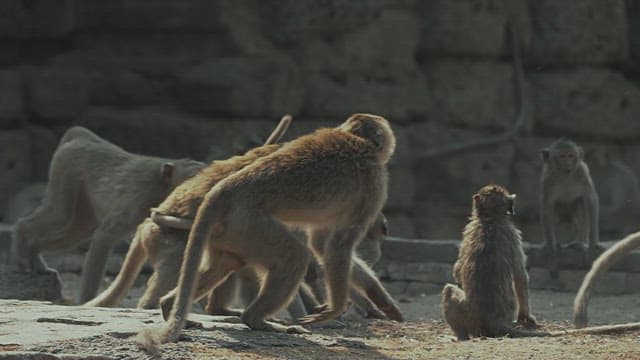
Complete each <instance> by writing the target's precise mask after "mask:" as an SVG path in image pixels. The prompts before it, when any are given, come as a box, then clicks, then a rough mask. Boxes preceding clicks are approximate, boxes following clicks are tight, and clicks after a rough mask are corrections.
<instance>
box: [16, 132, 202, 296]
mask: <svg viewBox="0 0 640 360" xmlns="http://www.w3.org/2000/svg"><path fill="white" fill-rule="evenodd" d="M204 166H205V165H204V164H203V163H201V162H199V161H194V160H189V159H173V160H172V159H164V158H159V157H152V156H144V155H138V154H132V153H129V152H127V151H125V150H123V149H122V148H120V147H118V146H116V145H114V144H112V143H110V142H109V141H107V140H105V139H102V138H101V137H99V136H98V135H96V134H94V133H93V132H91V131H89V130H88V129H86V128H83V127H79V126H75V127H72V128H70V129H69V130H67V131H66V132H65V133H64V135H63V136H62V139H61V140H60V143H59V145H58V147H57V148H56V151H55V152H54V154H53V157H52V159H51V164H50V166H49V181H48V183H47V189H46V193H45V197H44V199H43V200H42V204H41V205H40V206H39V207H38V208H37V209H36V210H35V211H34V212H33V213H31V214H30V215H28V216H25V217H23V218H20V219H19V220H18V221H17V222H16V224H15V226H14V232H13V239H12V244H11V260H12V262H13V264H14V266H15V267H16V269H17V270H18V271H24V272H56V271H55V270H54V269H51V268H49V267H48V266H47V264H46V263H45V261H44V259H43V258H42V256H41V255H40V253H41V252H42V251H47V250H62V249H69V248H72V247H74V246H76V245H78V244H80V243H81V242H83V241H84V240H87V239H89V241H90V245H89V251H88V252H87V254H86V255H85V261H84V265H83V267H82V282H81V286H80V291H79V294H78V300H79V301H80V302H84V301H86V300H89V299H91V298H93V297H94V296H95V295H96V292H97V291H98V288H99V286H100V283H101V281H102V278H103V277H104V272H105V267H106V263H107V259H108V257H109V255H110V254H111V252H112V250H113V248H114V246H115V245H116V244H118V243H119V242H121V241H124V240H125V239H127V238H128V237H130V236H131V233H132V232H133V231H135V228H136V225H137V224H138V223H140V221H142V219H144V218H145V216H146V213H147V211H148V209H149V207H151V206H153V205H155V204H158V203H159V202H160V201H162V199H164V198H165V197H166V196H167V195H168V194H169V192H170V191H171V190H172V189H173V188H175V187H176V186H177V185H178V184H180V183H181V182H182V181H184V180H185V179H187V178H189V177H191V176H193V175H194V174H196V173H197V172H198V171H200V169H202V168H203V167H204ZM56 273H57V272H56Z"/></svg>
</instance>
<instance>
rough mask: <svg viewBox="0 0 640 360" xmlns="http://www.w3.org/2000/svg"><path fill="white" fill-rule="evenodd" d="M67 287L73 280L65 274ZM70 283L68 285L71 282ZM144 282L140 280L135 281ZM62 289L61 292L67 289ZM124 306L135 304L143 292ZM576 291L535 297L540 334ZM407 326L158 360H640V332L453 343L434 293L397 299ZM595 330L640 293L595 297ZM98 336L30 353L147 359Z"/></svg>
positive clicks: (271, 340)
mask: <svg viewBox="0 0 640 360" xmlns="http://www.w3.org/2000/svg"><path fill="white" fill-rule="evenodd" d="M64 278H65V281H66V282H67V283H69V284H72V283H73V281H72V280H74V279H73V275H65V276H64ZM70 281H71V282H70ZM139 283H140V284H142V282H139ZM65 291H66V290H65ZM132 294H133V296H131V297H129V298H128V300H127V303H128V304H130V305H131V304H135V299H136V296H138V295H139V294H140V288H138V289H136V290H135V291H133V293H132ZM573 296H574V294H573V293H560V292H549V291H533V292H532V294H531V307H532V311H533V312H534V315H536V316H537V318H538V320H539V322H540V323H541V325H542V327H541V328H542V329H545V330H552V329H553V330H557V329H567V328H572V326H571V324H570V322H569V320H570V317H571V305H572V302H573ZM397 298H398V300H399V303H400V306H401V308H402V310H403V312H404V314H405V316H406V318H407V320H408V321H407V322H406V323H396V322H390V321H366V320H362V319H359V318H356V317H355V315H353V316H348V317H347V322H346V323H347V327H346V328H344V329H313V334H312V335H284V334H272V333H265V332H257V331H249V330H244V329H243V330H233V331H231V330H220V329H216V328H215V327H214V328H212V329H206V330H186V331H185V332H184V336H183V338H182V339H181V341H180V342H177V343H173V344H168V345H165V346H164V347H163V349H162V352H161V353H160V355H159V356H158V357H155V358H162V359H211V358H216V359H328V358H331V359H549V360H555V359H558V360H559V359H640V332H634V333H627V334H621V335H598V336H593V335H589V336H584V335H583V336H574V335H567V336H563V337H558V338H529V339H507V338H503V339H473V340H471V341H466V342H457V341H455V339H454V337H453V336H452V333H451V331H450V330H449V329H448V328H447V326H446V325H445V324H444V323H443V322H442V320H441V316H440V309H439V300H440V299H439V295H437V294H434V295H425V296H419V297H410V298H406V297H402V296H398V297H397ZM590 310H591V312H590V319H591V323H593V324H607V323H621V322H630V321H640V295H637V294H630V295H622V296H596V297H595V298H593V299H592V301H591V304H590ZM122 337H123V338H120V337H119V336H101V337H93V338H88V339H78V340H74V341H67V342H63V343H56V344H46V345H42V346H38V347H34V348H31V349H29V350H42V351H51V352H54V351H55V352H65V353H73V352H77V351H81V352H82V353H100V354H105V355H110V356H114V357H117V358H121V359H129V358H131V359H145V358H152V357H151V356H150V355H148V354H145V353H144V352H142V351H141V350H139V349H138V348H137V347H136V345H135V343H133V341H132V340H130V339H126V338H124V336H122Z"/></svg>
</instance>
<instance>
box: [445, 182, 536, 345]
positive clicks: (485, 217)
mask: <svg viewBox="0 0 640 360" xmlns="http://www.w3.org/2000/svg"><path fill="white" fill-rule="evenodd" d="M515 198H516V195H515V194H509V192H508V191H507V189H505V188H503V187H501V186H499V185H487V186H484V187H483V188H482V189H480V191H478V193H477V194H475V195H473V206H472V211H471V217H470V219H469V220H470V221H469V223H468V224H467V226H466V227H465V229H464V232H463V238H462V244H461V245H460V252H459V254H458V260H457V261H456V263H455V265H454V267H453V276H454V278H455V280H456V281H457V282H458V283H459V284H460V285H461V286H462V289H461V288H459V287H458V286H456V285H453V284H447V285H446V286H445V287H444V289H443V290H442V314H443V317H444V319H445V321H446V322H447V324H449V326H451V329H453V332H454V333H455V334H456V336H457V338H458V340H468V339H469V337H470V336H474V337H477V336H487V337H499V336H504V335H511V336H536V334H537V333H533V332H527V331H522V330H518V329H515V328H513V326H512V322H513V320H514V315H515V314H516V310H517V321H518V324H521V325H524V326H525V327H527V328H535V327H536V325H537V324H536V319H535V317H533V315H531V313H530V311H529V276H528V274H527V270H526V268H525V261H526V256H525V254H524V251H523V250H522V243H521V235H520V230H518V229H517V228H516V226H515V225H514V224H513V221H512V216H513V215H514V205H515ZM516 302H517V303H516ZM516 305H517V306H516ZM540 335H541V336H544V335H543V333H541V334H540Z"/></svg>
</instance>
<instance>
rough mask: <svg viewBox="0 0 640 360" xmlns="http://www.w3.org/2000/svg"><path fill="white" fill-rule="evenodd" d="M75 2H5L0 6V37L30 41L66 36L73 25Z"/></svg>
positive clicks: (20, 0)
mask: <svg viewBox="0 0 640 360" xmlns="http://www.w3.org/2000/svg"><path fill="white" fill-rule="evenodd" d="M76 3H78V2H77V1H74V0H32V1H23V0H5V1H2V2H1V3H0V37H3V38H18V39H30V38H33V37H38V38H55V37H62V36H66V35H68V34H69V33H70V32H71V31H72V30H73V29H74V25H75V13H74V10H75V9H74V5H75V4H76Z"/></svg>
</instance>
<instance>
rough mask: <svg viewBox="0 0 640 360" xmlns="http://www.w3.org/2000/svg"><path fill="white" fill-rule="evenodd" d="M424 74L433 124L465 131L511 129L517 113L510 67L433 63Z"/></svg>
mask: <svg viewBox="0 0 640 360" xmlns="http://www.w3.org/2000/svg"><path fill="white" fill-rule="evenodd" d="M424 70H425V73H426V76H427V79H429V89H430V90H431V92H432V94H433V101H434V107H435V109H434V111H433V113H432V115H433V117H432V119H433V120H436V121H438V122H441V123H443V124H447V125H457V126H461V127H465V128H492V129H504V128H509V127H511V126H512V125H513V123H514V120H515V117H516V113H517V110H518V109H517V108H516V106H517V99H516V98H515V89H514V82H513V69H512V64H510V63H505V62H497V61H478V60H437V61H432V62H429V63H427V64H426V65H425V66H424Z"/></svg>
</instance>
